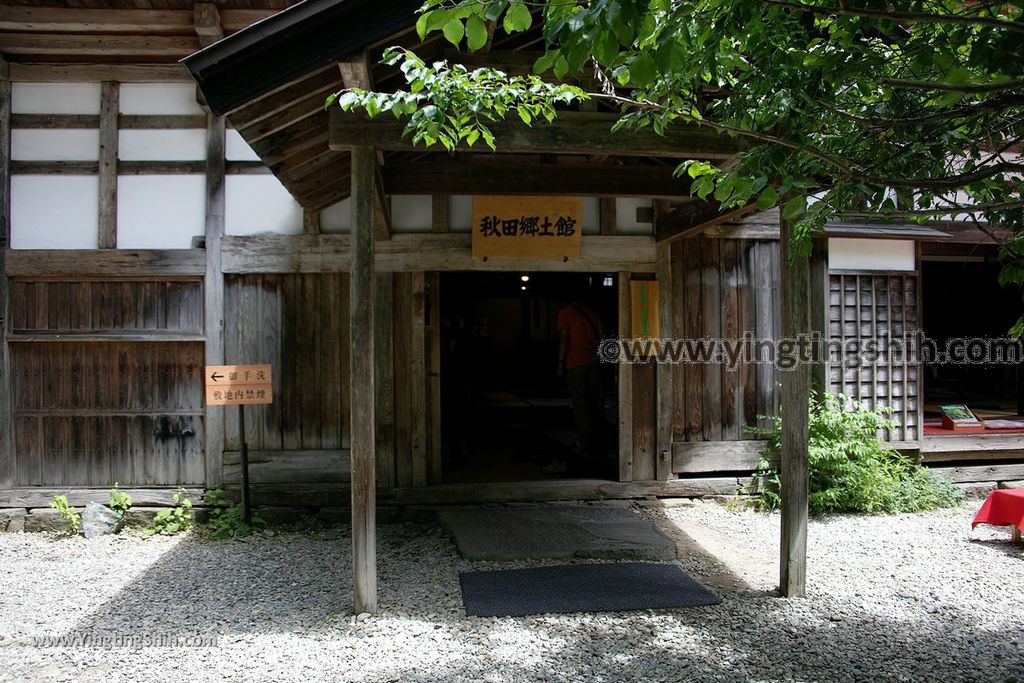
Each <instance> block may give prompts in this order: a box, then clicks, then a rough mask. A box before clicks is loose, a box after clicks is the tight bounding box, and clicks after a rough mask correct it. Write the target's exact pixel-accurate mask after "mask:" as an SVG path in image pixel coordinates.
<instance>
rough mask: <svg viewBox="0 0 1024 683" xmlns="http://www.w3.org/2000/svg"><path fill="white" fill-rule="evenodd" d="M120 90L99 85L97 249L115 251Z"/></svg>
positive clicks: (113, 85) (107, 83)
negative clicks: (98, 210) (98, 213)
mask: <svg viewBox="0 0 1024 683" xmlns="http://www.w3.org/2000/svg"><path fill="white" fill-rule="evenodd" d="M119 94H120V90H119V87H118V84H117V83H116V82H114V81H103V83H102V84H101V85H100V156H99V159H100V161H99V185H100V200H99V206H100V215H99V228H100V232H99V242H98V244H99V248H100V249H116V248H117V114H118V110H119V109H120V105H119V99H120V97H119Z"/></svg>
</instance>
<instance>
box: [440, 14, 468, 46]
mask: <svg viewBox="0 0 1024 683" xmlns="http://www.w3.org/2000/svg"><path fill="white" fill-rule="evenodd" d="M441 30H442V31H443V32H444V37H445V38H447V39H448V42H449V43H451V44H452V45H454V46H455V47H458V46H459V43H461V42H462V36H463V34H464V33H465V30H466V29H465V27H464V26H463V25H462V20H461V19H449V20H448V23H446V24H445V25H444V27H443V28H442V29H441Z"/></svg>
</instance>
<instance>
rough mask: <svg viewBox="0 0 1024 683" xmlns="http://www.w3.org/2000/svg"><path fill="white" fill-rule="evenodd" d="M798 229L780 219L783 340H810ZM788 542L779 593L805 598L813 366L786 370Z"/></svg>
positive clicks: (784, 483) (806, 265)
mask: <svg viewBox="0 0 1024 683" xmlns="http://www.w3.org/2000/svg"><path fill="white" fill-rule="evenodd" d="M792 240H793V224H792V223H791V222H790V221H787V220H785V219H784V218H782V217H781V216H780V218H779V248H780V261H781V263H780V265H781V268H780V276H781V277H780V280H781V282H780V293H779V294H780V297H779V298H780V304H779V306H780V309H781V310H780V313H781V335H780V336H781V337H782V338H783V339H796V338H797V337H798V336H799V335H801V334H806V335H809V334H810V328H811V317H810V293H809V290H810V277H809V270H810V268H809V260H808V259H807V258H805V257H803V256H800V255H798V254H795V253H794V250H793V244H792ZM780 374H781V376H782V392H781V393H782V464H781V476H780V478H781V481H782V538H781V567H780V572H779V589H780V590H781V591H782V594H783V595H784V596H786V597H790V598H796V597H803V596H804V594H805V592H806V588H807V457H808V456H807V396H808V392H809V391H810V376H811V366H810V364H808V363H804V362H798V363H796V364H795V365H794V366H793V368H792V369H791V370H782V371H781V373H780Z"/></svg>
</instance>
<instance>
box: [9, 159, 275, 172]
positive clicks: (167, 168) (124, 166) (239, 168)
mask: <svg viewBox="0 0 1024 683" xmlns="http://www.w3.org/2000/svg"><path fill="white" fill-rule="evenodd" d="M99 168H100V163H99V162H96V161H12V162H11V173H12V174H13V175H96V174H97V173H98V172H99ZM205 172H206V162H205V161H118V162H117V173H118V175H188V174H193V173H196V174H198V173H205ZM225 173H227V174H228V175H264V174H269V173H270V169H269V168H267V167H266V166H264V165H263V163H262V162H260V161H228V162H227V163H226V165H225Z"/></svg>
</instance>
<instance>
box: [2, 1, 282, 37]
mask: <svg viewBox="0 0 1024 683" xmlns="http://www.w3.org/2000/svg"><path fill="white" fill-rule="evenodd" d="M197 4H202V3H197ZM277 11H278V10H253V9H225V10H221V12H220V14H221V25H222V26H223V28H224V31H225V33H234V32H235V31H240V30H241V29H243V28H245V27H247V26H250V25H252V24H255V23H256V22H257V21H261V20H263V19H266V18H267V17H269V16H272V15H273V14H276V13H277ZM193 19H194V12H192V11H189V10H160V9H80V8H71V7H34V6H29V5H7V6H3V7H0V31H20V32H27V31H31V32H39V33H158V34H173V33H177V34H181V35H190V34H192V33H193V32H194V31H195V27H194V25H193Z"/></svg>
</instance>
